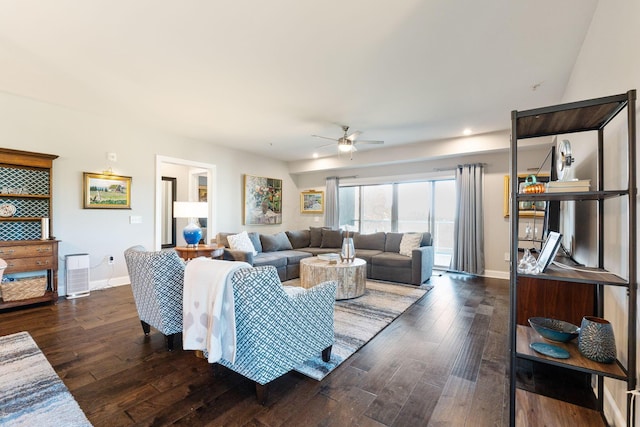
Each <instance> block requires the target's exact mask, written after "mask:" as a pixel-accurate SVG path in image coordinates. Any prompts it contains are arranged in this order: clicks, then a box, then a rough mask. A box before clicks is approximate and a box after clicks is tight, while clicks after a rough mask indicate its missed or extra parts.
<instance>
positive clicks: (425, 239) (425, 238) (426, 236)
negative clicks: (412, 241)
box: [420, 232, 433, 246]
mask: <svg viewBox="0 0 640 427" xmlns="http://www.w3.org/2000/svg"><path fill="white" fill-rule="evenodd" d="M420 246H433V237H431V233H429V232H427V233H422V243H420Z"/></svg>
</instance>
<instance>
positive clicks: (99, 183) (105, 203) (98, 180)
mask: <svg viewBox="0 0 640 427" xmlns="http://www.w3.org/2000/svg"><path fill="white" fill-rule="evenodd" d="M82 190H83V191H82V193H83V196H82V198H83V207H84V208H85V209H131V177H130V176H119V175H111V174H97V173H91V172H84V173H83V185H82Z"/></svg>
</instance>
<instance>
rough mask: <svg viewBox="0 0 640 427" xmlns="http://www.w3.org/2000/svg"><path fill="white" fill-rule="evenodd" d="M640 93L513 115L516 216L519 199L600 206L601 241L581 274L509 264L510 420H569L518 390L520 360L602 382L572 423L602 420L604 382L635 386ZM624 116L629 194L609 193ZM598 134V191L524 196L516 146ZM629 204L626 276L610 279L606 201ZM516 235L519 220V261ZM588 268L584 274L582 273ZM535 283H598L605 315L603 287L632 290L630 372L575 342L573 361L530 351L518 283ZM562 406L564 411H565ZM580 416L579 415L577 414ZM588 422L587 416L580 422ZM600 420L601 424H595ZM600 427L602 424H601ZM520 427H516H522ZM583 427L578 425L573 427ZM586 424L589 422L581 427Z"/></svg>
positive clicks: (531, 334)
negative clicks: (591, 404)
mask: <svg viewBox="0 0 640 427" xmlns="http://www.w3.org/2000/svg"><path fill="white" fill-rule="evenodd" d="M635 102H636V91H635V90H630V91H628V92H626V93H624V94H620V95H614V96H609V97H603V98H597V99H591V100H586V101H580V102H573V103H568V104H561V105H555V106H550V107H545V108H538V109H533V110H527V111H513V112H512V114H511V120H512V136H511V189H510V193H511V212H517V208H518V203H519V202H521V201H546V202H549V201H576V202H581V203H596V204H597V225H596V227H595V228H596V229H595V230H594V233H596V235H597V241H598V243H597V246H598V247H597V252H598V253H597V259H598V264H599V265H598V267H597V268H592V269H583V268H581V271H573V270H565V269H561V268H558V267H555V266H553V265H551V266H550V267H549V268H548V269H547V270H545V272H544V273H543V274H539V275H525V274H520V273H518V272H517V268H516V267H517V264H516V261H513V262H512V266H511V274H510V282H511V284H510V289H511V292H510V303H511V312H510V341H509V344H510V348H509V351H510V414H509V415H510V422H511V425H516V421H519V422H520V424H527V416H526V415H525V412H526V410H527V409H528V408H532V407H538V408H543V409H544V412H545V414H544V415H545V417H547V418H548V419H550V420H552V421H551V424H552V425H567V424H566V423H567V419H568V417H571V415H568V414H567V411H566V406H563V405H565V404H564V403H560V402H559V403H558V404H555V403H553V402H554V401H553V399H549V398H548V397H544V396H541V395H537V394H535V393H532V392H529V391H525V390H522V389H518V388H517V381H516V368H517V366H518V362H519V361H520V360H531V361H535V362H537V363H543V364H548V365H553V366H556V367H561V368H563V369H569V370H574V371H579V372H584V373H587V374H592V375H595V376H596V378H597V389H596V395H597V396H596V397H597V408H596V409H597V411H593V410H589V409H586V408H585V409H584V410H581V408H573V409H572V411H571V414H573V416H574V417H575V420H572V421H575V422H578V423H581V422H583V421H584V419H589V417H593V414H596V415H597V414H599V415H600V416H601V417H603V387H604V386H603V379H604V378H605V377H607V378H613V379H616V380H620V381H625V382H626V383H627V390H633V389H635V387H636V348H635V346H636V317H637V302H636V299H637V271H636V269H637V266H636V232H637V229H636V228H637V224H636V222H637V216H636V192H637V189H636V161H635V159H636V124H635V117H636V109H635ZM625 110H626V112H627V119H626V121H627V128H628V144H627V147H626V148H627V150H626V153H625V154H626V158H625V159H621V160H624V161H626V162H627V171H628V188H624V189H618V190H606V191H605V190H604V188H605V186H604V146H605V143H604V128H605V127H606V126H607V125H608V124H609V123H610V122H611V120H612V119H613V118H614V117H616V116H617V115H618V114H619V113H621V112H622V111H625ZM586 131H595V132H597V138H598V149H597V182H596V188H595V191H589V192H571V193H570V192H563V193H541V194H519V193H518V183H517V179H515V177H517V171H518V141H519V140H522V139H526V138H535V137H541V136H552V135H562V134H569V133H576V132H586ZM616 197H617V198H620V197H622V198H627V199H628V200H627V215H626V216H627V218H624V219H626V220H628V231H629V233H628V234H629V237H628V251H627V253H626V254H625V255H627V256H628V278H623V277H620V276H618V275H616V274H613V273H608V272H606V270H605V269H604V243H603V242H604V234H605V228H604V201H605V200H608V199H612V198H616ZM518 230H519V218H518V216H517V215H512V216H511V259H512V260H517V259H518V240H519V239H518ZM584 270H587V271H584ZM519 277H527V278H533V279H535V281H545V280H548V281H551V280H561V281H564V282H567V283H568V285H569V286H570V285H571V283H586V284H592V285H596V286H595V288H596V312H597V315H598V316H602V314H603V310H604V302H603V301H604V300H603V298H604V287H605V286H618V287H620V286H621V287H625V288H627V295H628V315H627V319H626V320H627V325H626V329H627V331H628V337H627V340H626V341H627V342H628V346H627V348H626V366H625V364H623V363H622V362H621V361H619V360H617V361H616V362H615V363H613V364H610V365H607V364H601V363H597V362H593V361H591V360H589V359H587V358H585V357H583V356H582V355H581V354H580V352H579V351H578V346H577V344H576V343H567V344H559V346H561V347H564V348H565V349H566V350H567V351H568V352H569V353H570V358H569V359H554V358H551V357H547V356H544V355H541V354H538V353H536V352H534V351H533V350H531V349H530V348H529V344H530V343H531V342H533V341H536V340H537V341H539V340H541V338H540V337H539V336H538V334H537V333H536V332H535V331H534V330H533V329H532V328H530V327H528V326H523V325H518V324H517V322H516V319H517V310H518V308H517V306H518V304H517V303H518V278H519ZM560 408H562V409H560ZM556 411H557V412H562V414H558V415H559V416H558V418H557V422H554V421H553V420H554V416H555V412H556ZM574 411H575V412H574ZM632 413H633V412H632V408H631V397H630V395H629V397H628V398H627V425H632V423H633V420H632V419H631V417H632ZM580 417H585V418H580ZM596 421H597V420H596ZM600 422H602V419H600ZM520 424H518V425H520ZM576 425H578V424H576ZM581 425H584V424H581Z"/></svg>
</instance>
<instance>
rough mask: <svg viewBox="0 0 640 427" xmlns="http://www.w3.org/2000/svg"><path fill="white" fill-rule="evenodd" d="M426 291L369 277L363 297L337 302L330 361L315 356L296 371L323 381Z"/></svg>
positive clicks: (292, 282)
mask: <svg viewBox="0 0 640 427" xmlns="http://www.w3.org/2000/svg"><path fill="white" fill-rule="evenodd" d="M294 282H295V281H294V280H292V281H289V282H285V283H284V284H285V285H291V284H293V285H295V283H294ZM427 292H428V290H425V289H419V288H416V287H412V286H404V285H394V284H388V283H382V282H373V281H370V280H368V281H367V291H366V293H365V294H364V295H363V296H361V297H359V298H354V299H349V300H343V301H336V305H335V313H334V333H335V343H334V344H333V349H332V351H331V360H329V362H326V363H325V362H323V361H322V358H321V356H320V355H318V357H315V358H313V359H310V360H307V361H306V362H305V363H303V364H302V365H301V366H298V367H297V368H295V370H296V371H298V372H300V373H301V374H304V375H306V376H308V377H310V378H313V379H316V380H318V381H320V380H322V379H323V378H324V377H326V376H327V375H329V373H331V371H333V370H334V369H335V368H336V367H338V366H339V365H340V364H341V363H342V362H344V361H345V360H347V359H348V358H349V356H351V355H352V354H353V353H355V352H356V351H358V349H359V348H360V347H362V346H363V345H365V344H366V343H367V342H369V341H370V340H371V339H372V338H373V337H374V336H376V335H377V334H378V333H379V332H380V331H382V330H383V329H384V328H385V327H386V326H387V325H389V324H390V323H391V322H392V321H393V320H394V319H395V318H396V317H398V316H399V315H400V314H402V313H403V312H404V311H405V310H406V309H407V308H409V307H410V306H411V305H412V304H413V303H415V302H416V301H417V300H418V299H420V298H421V297H422V296H423V295H424V294H426V293H427Z"/></svg>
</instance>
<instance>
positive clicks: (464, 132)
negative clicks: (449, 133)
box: [462, 128, 471, 136]
mask: <svg viewBox="0 0 640 427" xmlns="http://www.w3.org/2000/svg"><path fill="white" fill-rule="evenodd" d="M462 134H463V135H465V136H468V135H471V129H469V128H466V129H465V130H463V131H462Z"/></svg>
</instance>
